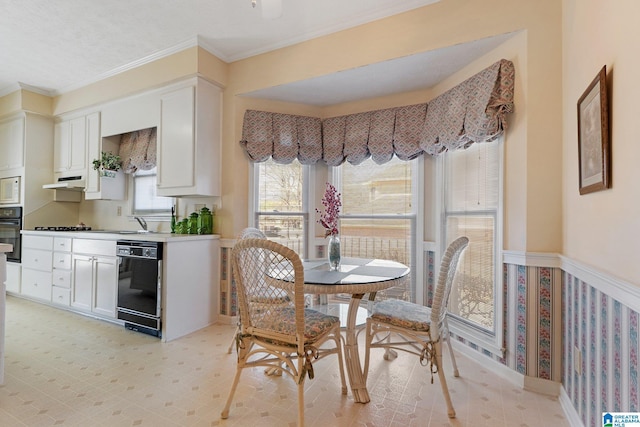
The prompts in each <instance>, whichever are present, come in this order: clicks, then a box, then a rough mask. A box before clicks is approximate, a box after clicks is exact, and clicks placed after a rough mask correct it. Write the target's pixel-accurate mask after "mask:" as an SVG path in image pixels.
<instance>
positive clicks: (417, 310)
mask: <svg viewBox="0 0 640 427" xmlns="http://www.w3.org/2000/svg"><path fill="white" fill-rule="evenodd" d="M371 318H372V319H373V320H376V321H379V322H383V323H388V324H390V325H393V326H399V327H401V328H405V329H411V330H413V331H420V332H429V326H430V324H431V309H430V308H429V307H425V306H423V305H419V304H414V303H412V302H407V301H402V300H398V299H388V300H385V301H380V302H377V303H376V304H374V306H373V310H371Z"/></svg>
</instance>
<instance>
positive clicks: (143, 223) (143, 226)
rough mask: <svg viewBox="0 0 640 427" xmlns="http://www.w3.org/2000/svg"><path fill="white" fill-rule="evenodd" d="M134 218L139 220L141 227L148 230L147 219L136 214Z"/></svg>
mask: <svg viewBox="0 0 640 427" xmlns="http://www.w3.org/2000/svg"><path fill="white" fill-rule="evenodd" d="M134 218H135V219H136V221H138V224H140V227H142V229H143V230H144V231H147V221H145V220H144V219H143V218H140V217H139V216H134Z"/></svg>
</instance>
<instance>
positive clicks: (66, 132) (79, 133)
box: [53, 116, 87, 176]
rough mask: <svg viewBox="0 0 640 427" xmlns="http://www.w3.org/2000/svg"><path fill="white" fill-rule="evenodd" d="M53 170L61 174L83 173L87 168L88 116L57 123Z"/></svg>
mask: <svg viewBox="0 0 640 427" xmlns="http://www.w3.org/2000/svg"><path fill="white" fill-rule="evenodd" d="M54 135H55V137H54V148H53V171H54V172H56V173H60V174H61V175H74V174H77V175H82V176H84V174H85V171H86V168H87V124H86V118H85V117H84V116H82V117H76V118H74V119H71V120H65V121H62V122H60V123H57V124H56V125H55V130H54Z"/></svg>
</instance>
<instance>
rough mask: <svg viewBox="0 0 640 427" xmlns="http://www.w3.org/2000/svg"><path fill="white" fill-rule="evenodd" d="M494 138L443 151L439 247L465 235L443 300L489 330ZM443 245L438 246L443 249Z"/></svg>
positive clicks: (496, 196)
mask: <svg viewBox="0 0 640 427" xmlns="http://www.w3.org/2000/svg"><path fill="white" fill-rule="evenodd" d="M500 147H501V144H500V143H499V142H490V143H481V144H473V145H472V146H471V147H469V148H468V149H466V150H456V151H451V152H447V153H446V154H445V155H444V177H445V197H444V199H445V200H444V209H445V214H444V233H445V239H444V244H445V247H446V245H447V244H449V243H450V242H451V241H453V240H454V239H456V238H457V237H460V236H467V237H468V238H469V246H468V247H467V249H466V250H465V251H464V252H463V255H462V258H461V259H460V265H459V267H458V274H457V276H456V280H455V282H454V285H453V289H452V291H451V296H450V299H449V311H450V313H452V314H454V315H455V316H459V317H460V318H461V319H463V320H464V321H465V322H468V323H471V324H472V325H474V326H477V327H480V328H482V329H486V330H487V331H488V332H491V333H494V332H495V327H496V326H497V325H496V312H495V309H496V307H498V304H497V301H498V300H497V296H498V292H499V289H500V288H499V286H498V283H499V280H498V277H497V276H498V275H497V274H496V271H497V265H496V254H497V249H496V242H497V236H498V227H499V221H498V218H499V215H498V213H499V212H498V209H499V206H500V167H501V165H500V162H501V161H500V158H501V156H500ZM443 249H444V248H443Z"/></svg>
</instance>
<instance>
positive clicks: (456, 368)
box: [447, 336, 460, 377]
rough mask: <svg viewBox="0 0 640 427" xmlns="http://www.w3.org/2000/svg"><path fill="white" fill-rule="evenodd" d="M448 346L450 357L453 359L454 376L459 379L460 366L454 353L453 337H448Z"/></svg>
mask: <svg viewBox="0 0 640 427" xmlns="http://www.w3.org/2000/svg"><path fill="white" fill-rule="evenodd" d="M447 345H448V346H449V356H450V357H451V365H452V366H453V376H454V377H459V376H460V372H458V364H457V363H456V355H455V354H454V353H453V346H451V337H450V336H448V337H447Z"/></svg>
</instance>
